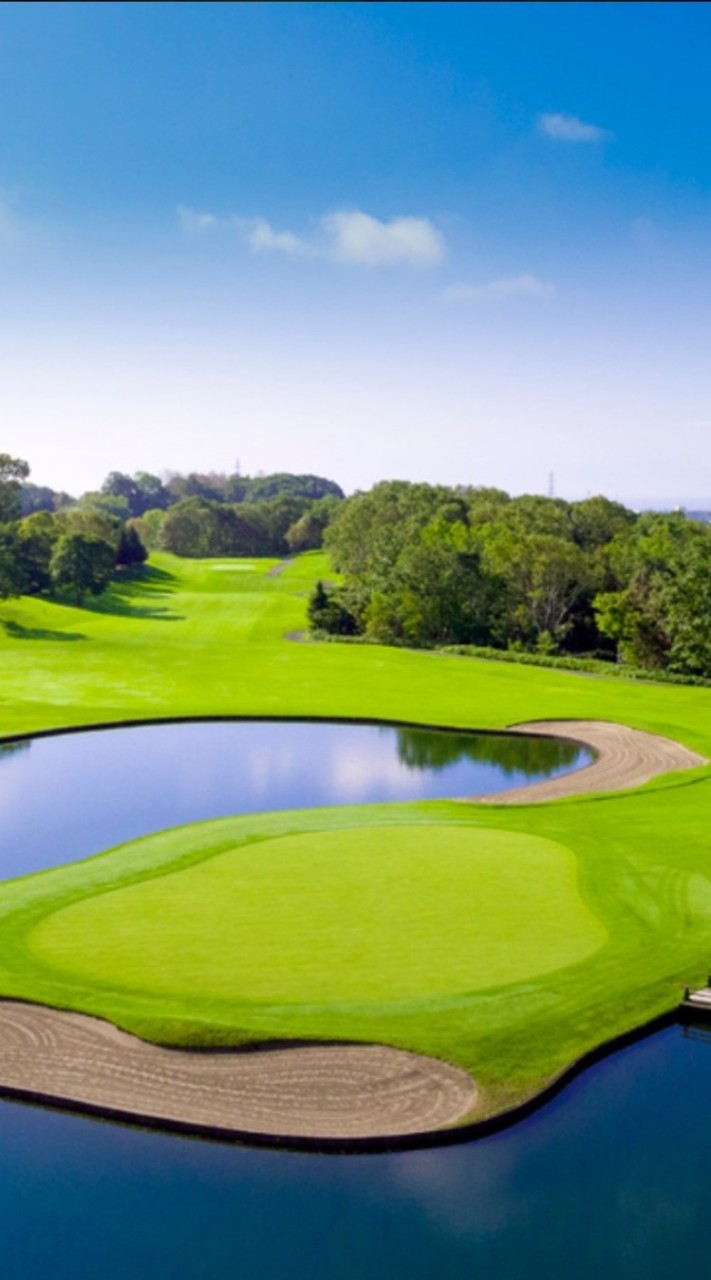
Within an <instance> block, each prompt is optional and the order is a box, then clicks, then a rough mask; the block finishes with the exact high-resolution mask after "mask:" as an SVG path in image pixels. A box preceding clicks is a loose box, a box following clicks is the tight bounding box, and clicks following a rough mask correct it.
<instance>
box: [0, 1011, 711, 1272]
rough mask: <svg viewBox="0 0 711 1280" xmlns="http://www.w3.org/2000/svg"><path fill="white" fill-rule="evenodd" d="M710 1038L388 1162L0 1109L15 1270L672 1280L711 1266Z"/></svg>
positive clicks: (675, 1031) (8, 1260) (642, 1052)
mask: <svg viewBox="0 0 711 1280" xmlns="http://www.w3.org/2000/svg"><path fill="white" fill-rule="evenodd" d="M710 1079H711V1043H709V1042H708V1041H704V1040H694V1039H690V1038H686V1037H685V1035H684V1033H683V1032H682V1030H681V1029H680V1028H678V1027H674V1028H672V1029H670V1030H668V1031H663V1032H660V1033H659V1034H657V1035H655V1036H653V1037H651V1038H649V1039H647V1040H645V1041H643V1042H641V1043H639V1044H637V1045H634V1046H633V1047H631V1048H629V1049H626V1050H624V1051H623V1052H621V1053H618V1054H616V1055H614V1056H613V1057H611V1058H608V1059H607V1060H605V1061H604V1062H602V1063H600V1064H599V1065H598V1066H596V1067H595V1068H594V1069H593V1070H591V1071H588V1072H586V1073H585V1074H584V1075H583V1076H581V1077H579V1078H578V1080H577V1081H575V1082H574V1083H573V1084H572V1085H571V1086H569V1087H568V1088H567V1089H566V1090H565V1091H564V1093H563V1094H561V1095H560V1096H559V1097H558V1098H557V1099H556V1100H555V1101H553V1102H552V1103H549V1104H548V1105H547V1106H546V1107H544V1108H543V1109H542V1110H541V1111H539V1112H537V1113H536V1114H535V1115H534V1116H532V1117H531V1118H530V1119H528V1120H526V1121H523V1122H522V1123H520V1124H519V1125H517V1126H516V1127H515V1128H513V1129H510V1130H508V1131H506V1132H504V1133H500V1134H498V1135H496V1136H493V1137H490V1138H485V1139H481V1140H479V1141H477V1142H470V1143H466V1144H463V1145H461V1146H456V1147H442V1148H438V1149H434V1150H427V1151H414V1152H406V1153H400V1154H392V1155H368V1156H315V1155H304V1154H293V1153H289V1152H270V1151H264V1150H257V1149H255V1150H249V1149H245V1148H240V1147H230V1146H221V1145H217V1144H211V1143H206V1142H201V1141H195V1140H188V1139H181V1138H175V1137H170V1136H168V1135H162V1134H154V1133H148V1132H141V1131H139V1130H131V1129H128V1128H122V1127H121V1126H119V1125H110V1124H103V1123H99V1122H96V1121H90V1120H86V1119H82V1118H79V1117H73V1116H69V1115H62V1114H60V1113H53V1112H50V1111H43V1110H41V1109H39V1108H34V1107H24V1106H20V1105H17V1104H10V1103H0V1220H1V1221H2V1223H3V1267H4V1274H5V1275H7V1276H8V1277H12V1278H13V1280H15V1277H22V1280H40V1278H41V1280H46V1277H47V1276H50V1275H51V1276H52V1280H75V1277H76V1276H77V1275H78V1274H84V1275H101V1276H102V1277H103V1278H104V1280H129V1277H131V1280H133V1277H136V1276H150V1277H151V1280H224V1277H226V1276H242V1275H254V1276H259V1277H260V1280H335V1278H336V1277H337V1278H338V1280H390V1277H393V1278H397V1280H399V1278H400V1277H403V1280H404V1278H405V1277H407V1280H432V1277H434V1276H436V1277H438V1280H473V1278H474V1277H476V1278H477V1280H559V1277H560V1278H562V1277H565V1276H568V1275H569V1274H571V1273H572V1272H574V1274H575V1276H576V1280H599V1277H600V1276H601V1275H604V1276H605V1277H606V1280H669V1278H670V1277H672V1276H675V1275H677V1274H678V1272H679V1268H680V1265H683V1267H684V1268H685V1269H687V1270H689V1272H690V1273H691V1274H694V1275H698V1276H703V1275H706V1274H707V1271H708V1195H707V1188H708V1174H709V1163H710V1160H711V1157H710V1156H709V1151H711V1110H710V1109H709V1106H708V1093H709V1081H710Z"/></svg>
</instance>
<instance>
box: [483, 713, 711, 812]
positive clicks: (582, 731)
mask: <svg viewBox="0 0 711 1280" xmlns="http://www.w3.org/2000/svg"><path fill="white" fill-rule="evenodd" d="M511 730H512V732H514V733H542V734H546V735H547V736H549V737H554V738H568V739H573V740H574V741H575V742H580V743H582V744H583V745H584V746H586V747H592V748H593V750H594V751H595V752H596V753H597V759H596V760H594V761H593V762H592V764H589V765H585V766H584V767H583V768H582V769H577V770H575V772H573V773H568V774H565V776H564V777H562V778H552V779H550V780H549V781H545V782H534V783H532V784H531V785H530V786H528V787H514V788H512V789H511V790H510V791H499V792H496V793H494V794H492V795H488V796H477V797H472V799H473V800H477V801H481V802H482V803H483V804H531V803H540V802H542V801H544V800H557V799H558V798H559V797H560V796H582V795H586V794H587V793H588V792H591V791H622V790H626V789H627V788H629V787H639V786H641V785H642V783H643V782H649V780H650V778H657V777H659V776H660V774H663V773H671V772H673V771H674V770H677V769H696V768H698V767H699V765H703V764H708V760H706V759H704V757H703V756H699V755H697V754H696V752H695V751H690V750H689V749H688V747H683V746H682V745H681V743H680V742H674V741H673V739H672V738H662V737H660V736H659V735H658V734H656V733H645V732H643V731H642V730H641V729H628V728H627V726H626V725H624V724H611V723H609V722H607V721H604V720H532V721H530V722H528V723H526V724H516V725H511Z"/></svg>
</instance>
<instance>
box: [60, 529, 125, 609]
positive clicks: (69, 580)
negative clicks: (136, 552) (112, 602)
mask: <svg viewBox="0 0 711 1280" xmlns="http://www.w3.org/2000/svg"><path fill="white" fill-rule="evenodd" d="M115 558H116V551H115V548H114V547H113V545H112V544H111V543H110V542H107V541H106V540H105V539H104V538H97V537H96V536H95V535H94V534H91V533H67V534H63V535H62V537H61V538H60V539H59V541H58V542H57V544H56V546H55V548H54V551H53V552H52V559H51V561H50V571H51V574H52V581H53V582H54V583H55V584H56V586H58V587H66V588H68V589H69V590H70V591H71V592H72V593H73V594H74V597H75V599H76V601H77V604H79V605H82V604H83V603H84V599H85V597H86V595H87V593H89V594H91V595H96V596H98V595H101V592H102V591H105V590H106V587H107V586H108V584H109V582H110V580H111V575H112V573H113V570H114V564H115Z"/></svg>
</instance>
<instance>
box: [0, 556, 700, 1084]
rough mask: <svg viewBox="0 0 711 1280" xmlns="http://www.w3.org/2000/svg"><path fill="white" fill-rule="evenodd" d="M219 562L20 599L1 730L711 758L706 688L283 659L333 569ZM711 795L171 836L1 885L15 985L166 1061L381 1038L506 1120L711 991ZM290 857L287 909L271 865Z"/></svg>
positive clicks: (209, 828) (427, 661)
mask: <svg viewBox="0 0 711 1280" xmlns="http://www.w3.org/2000/svg"><path fill="white" fill-rule="evenodd" d="M226 563H227V562H224V561H219V562H213V563H210V562H186V561H178V560H175V559H172V558H170V557H165V556H164V557H159V558H157V559H156V563H155V564H154V565H153V564H151V566H150V567H149V569H148V571H147V572H146V573H144V574H143V575H139V576H137V577H136V578H135V579H133V580H131V579H128V580H126V581H125V582H124V583H122V584H121V585H120V586H119V587H117V588H116V589H114V591H113V592H112V593H111V595H110V596H109V597H107V598H102V599H101V600H99V601H98V602H97V603H96V605H95V606H93V607H92V608H91V609H86V610H76V609H72V608H67V607H64V606H58V605H53V604H51V603H47V602H37V601H30V600H22V601H12V602H6V603H5V604H4V605H3V606H2V614H3V616H4V618H5V620H6V623H7V627H6V634H5V635H4V636H1V635H0V657H1V662H0V729H1V730H2V732H4V733H5V734H11V733H18V732H22V731H29V730H31V729H42V728H50V727H53V726H62V725H69V724H88V723H99V722H102V721H118V720H126V719H141V718H149V717H161V716H165V717H168V716H185V715H201V714H203V715H210V714H213V715H214V714H222V715H227V714H252V715H259V714H267V715H284V714H287V715H312V716H334V717H339V716H340V717H347V716H354V717H370V718H374V719H383V720H387V719H396V720H408V721H413V722H417V721H420V722H422V723H430V724H444V725H447V724H448V725H457V726H464V727H503V726H505V725H506V724H509V723H512V722H513V723H515V722H519V721H522V720H528V719H546V718H554V719H557V718H566V717H570V718H597V719H607V720H617V721H622V722H623V723H627V724H630V725H633V726H636V727H639V728H644V729H649V730H651V731H653V732H654V731H656V732H660V733H664V734H667V735H669V736H670V737H672V738H676V739H678V740H679V741H682V742H684V743H686V744H687V745H689V746H690V747H693V748H696V749H697V750H699V751H700V752H702V753H703V754H705V755H707V756H711V691H709V690H705V689H685V688H676V687H669V686H655V685H653V684H632V683H630V684H628V683H626V682H624V681H619V680H614V681H605V680H604V679H598V678H594V677H588V676H579V675H575V674H569V673H564V672H557V671H547V670H545V669H539V668H528V667H515V666H510V665H505V664H501V665H499V664H497V663H492V662H481V663H480V662H476V661H473V660H471V659H466V658H456V657H446V658H444V657H441V656H438V655H436V654H429V653H411V652H406V651H402V650H386V649H382V648H376V647H370V646H359V645H336V644H332V645H315V644H310V643H295V642H293V641H292V640H285V639H284V634H285V633H287V632H288V633H293V632H298V631H300V630H302V629H303V628H304V626H305V622H304V615H305V604H306V596H307V594H308V591H309V588H310V585H311V583H312V582H313V580H314V579H315V577H316V576H324V577H330V576H332V574H331V573H330V571H329V569H328V567H327V565H325V563H324V561H323V559H322V558H321V557H319V556H316V555H311V556H305V557H302V558H300V559H299V560H297V561H295V562H293V563H290V564H289V565H288V566H287V567H286V569H285V570H284V572H282V573H280V574H276V575H275V574H270V572H269V571H270V570H271V568H272V565H271V564H269V563H265V562H242V563H240V565H239V566H237V565H235V566H234V567H232V566H230V567H228V568H225V567H223V566H224V565H225V564H226ZM710 800H711V770H709V769H708V768H706V769H702V770H696V771H694V772H692V773H690V774H686V775H678V776H671V777H669V778H666V779H662V780H659V781H658V782H656V783H653V784H650V785H648V786H647V787H645V788H642V789H640V790H638V791H637V792H631V793H628V794H625V795H617V796H606V797H588V798H585V799H582V798H581V799H578V800H567V801H560V802H558V803H556V804H553V805H538V806H530V807H523V808H513V807H510V808H506V807H503V806H501V807H487V808H486V809H483V808H482V809H479V808H476V807H467V806H461V805H456V804H451V803H447V802H429V803H420V804H414V805H388V806H383V805H373V806H363V807H361V808H350V809H345V808H344V809H326V810H320V811H303V812H299V813H292V814H272V815H263V816H257V817H245V818H238V819H229V820H220V821H219V822H214V823H209V824H204V825H201V826H200V827H199V828H183V829H181V830H179V831H177V832H169V833H162V834H160V835H158V836H154V837H151V838H150V839H146V840H143V841H139V842H137V843H134V844H133V845H131V846H128V847H127V848H126V849H123V850H117V851H114V852H111V853H109V854H107V855H104V856H102V857H99V858H95V859H91V860H89V861H87V862H85V863H81V864H77V865H76V866H73V867H68V868H62V869H59V870H56V871H52V872H47V873H43V874H41V875H37V876H32V877H26V878H25V879H23V880H19V881H16V882H14V883H12V884H8V885H6V886H5V888H4V890H3V895H2V898H1V899H0V936H1V937H2V947H1V948H0V992H1V993H4V994H8V995H17V996H23V997H27V998H32V999H38V1000H43V1001H46V1002H48V1003H55V1004H58V1005H64V1006H70V1007H75V1008H80V1009H84V1010H87V1011H89V1012H96V1013H103V1014H105V1015H106V1016H109V1017H112V1018H113V1019H114V1020H115V1021H116V1022H118V1023H120V1024H121V1025H123V1026H126V1027H128V1028H131V1029H133V1030H135V1031H137V1032H138V1033H140V1034H144V1035H146V1036H150V1037H153V1038H155V1039H157V1040H163V1041H175V1042H181V1043H198V1044H199V1043H203V1044H204V1043H234V1042H238V1041H241V1040H248V1039H254V1038H260V1037H261V1038H264V1037H274V1036H282V1035H288V1036H297V1037H298V1036H318V1037H345V1038H354V1039H365V1040H368V1039H373V1040H380V1041H385V1042H388V1043H393V1044H397V1045H402V1046H405V1047H411V1048H415V1049H419V1050H422V1051H424V1052H430V1053H435V1054H439V1055H440V1056H442V1057H445V1058H449V1059H451V1060H453V1061H457V1062H460V1063H462V1064H463V1065H465V1066H467V1067H468V1068H469V1069H470V1070H472V1072H473V1073H474V1074H475V1075H476V1076H477V1078H478V1079H479V1080H480V1081H482V1082H483V1083H484V1084H485V1086H486V1087H487V1089H488V1090H489V1095H490V1099H491V1105H492V1106H493V1107H495V1106H500V1105H504V1104H505V1103H506V1102H507V1101H509V1100H512V1099H515V1098H520V1097H521V1096H524V1095H525V1094H527V1093H528V1092H530V1091H531V1090H533V1089H535V1088H536V1087H538V1086H539V1085H540V1084H541V1083H542V1082H543V1081H544V1080H546V1079H548V1078H550V1076H551V1075H552V1074H554V1073H555V1072H556V1071H557V1070H559V1069H560V1068H561V1067H562V1066H564V1065H565V1064H566V1063H567V1062H569V1061H570V1060H571V1059H572V1058H574V1057H576V1056H577V1055H579V1054H580V1053H581V1052H583V1051H584V1050H586V1049H588V1048H590V1047H592V1046H593V1045H595V1044H597V1043H599V1042H600V1041H601V1040H603V1039H605V1038H608V1037H610V1036H612V1035H614V1034H617V1033H619V1032H621V1031H624V1030H626V1029H629V1028H631V1027H634V1026H636V1025H639V1024H640V1023H642V1022H644V1021H645V1020H647V1019H648V1018H650V1017H651V1016H653V1015H654V1014H656V1013H659V1012H661V1011H662V1010H664V1009H669V1008H673V1007H674V1005H675V1004H676V1003H677V1002H678V999H679V996H680V993H681V989H682V987H683V985H684V984H685V983H686V982H690V983H693V982H696V981H699V982H700V981H702V980H703V979H704V978H705V975H706V973H707V971H708V969H709V963H710V962H711V840H710V838H709V834H708V833H709V830H710V829H711V823H710V822H709V818H710V817H711V805H710V803H709V802H710ZM127 803H130V795H128V796H127ZM384 829H387V831H386V836H387V838H384V836H383V832H384ZM530 837H535V839H534V840H533V841H532V842H531V841H530ZM510 840H514V842H515V843H514V845H513V846H508V845H505V844H503V843H502V841H503V842H505V841H510ZM338 849H340V850H341V851H342V856H341V857H340V859H339V861H338V862H337V863H336V861H335V857H336V851H337V850H338ZM504 849H506V858H505V859H502V858H501V857H500V854H501V851H502V850H504ZM383 850H384V851H385V854H384V855H383V854H382V851H383ZM438 850H440V851H442V856H441V860H440V861H439V863H438V862H437V851H438ZM561 850H562V852H561ZM566 851H568V852H566ZM285 852H286V853H287V854H289V858H288V862H289V868H288V870H285V871H284V875H285V877H286V879H285V880H282V884H285V885H286V893H285V895H284V896H283V898H281V899H279V901H278V902H275V900H274V899H273V896H272V895H271V889H270V886H273V883H274V876H269V875H268V874H267V871H268V867H267V864H268V863H270V864H271V865H273V866H276V865H277V864H279V865H280V867H281V865H282V861H283V855H284V853H285ZM433 857H434V861H433ZM497 859H498V862H499V865H500V866H501V867H502V869H505V874H506V876H507V877H508V876H510V875H511V874H513V871H514V869H515V870H516V872H517V874H516V883H517V885H518V886H519V890H518V893H519V896H518V899H517V897H516V893H515V892H513V890H512V889H511V887H510V886H511V880H509V881H508V885H509V891H508V892H506V891H503V892H502V891H501V887H500V886H499V885H498V884H497V880H496V877H494V876H493V875H492V863H494V862H496V860H497ZM368 868H369V874H368V873H367V871H368ZM531 872H534V874H531ZM280 875H281V871H280ZM420 875H421V876H422V880H421V881H420V882H419V883H418V881H417V879H416V878H415V877H416V876H420ZM304 877H306V878H307V879H308V880H309V882H310V883H309V884H308V895H307V896H308V904H307V903H306V901H305V897H304V895H305V894H306V892H307V891H306V889H305V888H304ZM317 883H318V885H320V886H321V889H322V893H321V894H320V895H319V896H317V897H316V898H314V897H313V895H312V890H313V889H314V887H315V885H316V884H317ZM238 888H239V889H240V894H239V901H238ZM242 890H245V896H244V897H243V898H242V896H241V894H242ZM379 890H380V892H379ZM97 894H98V895H100V896H97ZM265 902H267V906H266V907H265V906H264V903H265ZM307 905H308V909H309V910H310V912H311V914H310V915H309V916H308V918H307V915H306V912H307ZM356 905H357V908H358V909H357V910H356V909H355V907H356ZM229 906H234V914H231V912H230V910H229V909H228V908H229ZM183 908H185V910H183ZM319 908H321V910H320V911H319ZM366 915H367V917H368V920H367V923H368V927H369V928H370V930H371V931H370V933H368V930H367V929H366V935H367V936H366V943H367V945H366V944H365V943H364V941H363V938H364V935H363V933H362V929H363V927H364V926H363V921H364V919H365V916H366ZM551 920H552V922H553V923H552V924H551ZM336 921H337V922H338V927H336ZM396 921H397V923H396ZM235 922H236V923H235ZM390 922H392V925H391V924H390ZM237 926H238V927H237ZM508 930H510V931H511V932H510V933H507V931H508ZM173 939H175V942H176V945H175V946H173V945H172V940H173ZM507 940H508V945H503V946H502V945H501V943H502V941H503V942H504V943H506V941H507ZM576 948H579V949H576ZM275 955H276V956H278V957H279V966H275V965H273V964H272V962H271V957H272V956H275ZM384 957H385V959H386V963H385V964H383V958H384ZM260 984H261V985H260ZM482 984H484V985H482Z"/></svg>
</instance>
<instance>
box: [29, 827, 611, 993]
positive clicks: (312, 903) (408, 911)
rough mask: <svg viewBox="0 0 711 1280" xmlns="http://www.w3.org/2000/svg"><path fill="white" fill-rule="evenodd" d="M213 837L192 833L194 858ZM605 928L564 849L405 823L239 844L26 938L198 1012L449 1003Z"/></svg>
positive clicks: (552, 961)
mask: <svg viewBox="0 0 711 1280" xmlns="http://www.w3.org/2000/svg"><path fill="white" fill-rule="evenodd" d="M184 838H185V836H184V833H181V835H180V837H179V840H180V843H181V844H182V842H183V840H184ZM211 839H213V837H212V835H211V830H210V824H207V825H206V826H204V827H202V829H201V827H197V828H194V829H193V832H192V835H191V843H192V847H193V849H194V850H195V853H196V856H197V855H198V854H199V851H200V850H201V848H202V847H204V846H205V845H207V848H208V849H209V847H210V841H211ZM444 938H446V939H447V945H446V946H442V940H443V939H444ZM604 938H605V931H604V929H603V928H602V926H601V925H600V923H599V922H598V921H597V920H596V918H595V917H594V916H593V915H592V913H591V912H590V911H589V909H588V908H587V907H586V906H585V903H584V902H583V900H582V898H581V897H580V894H579V893H578V887H577V866H576V861H575V858H574V856H573V855H572V854H571V853H570V852H569V851H568V850H567V849H565V848H563V847H562V846H561V845H559V844H555V843H554V842H553V841H551V840H545V839H542V838H541V837H540V836H528V835H521V834H519V833H514V832H508V831H496V830H494V831H492V830H488V829H486V828H484V829H481V828H479V829H472V828H471V827H470V826H469V827H468V826H455V825H437V826H433V827H428V828H423V827H421V826H413V825H410V824H403V825H402V826H398V827H369V828H367V829H366V830H363V829H362V828H357V827H356V828H350V829H348V828H345V829H342V830H339V831H338V832H337V834H335V835H334V833H332V832H326V833H324V832H313V831H311V832H306V833H301V834H299V835H289V836H281V837H278V838H276V839H271V840H266V841H262V842H260V844H259V845H258V846H257V847H254V846H253V845H250V844H247V845H245V844H242V845H237V846H236V847H235V848H233V849H230V850H229V851H228V852H226V853H222V854H219V855H218V856H217V857H209V856H208V858H207V859H201V860H200V861H199V862H198V863H197V865H193V866H191V867H189V868H186V869H183V870H178V871H176V872H174V873H173V874H172V875H171V874H166V875H164V876H161V877H159V878H155V877H153V878H151V879H148V880H142V881H140V882H139V883H138V884H133V885H129V886H128V887H126V888H118V889H115V890H113V891H110V892H105V891H104V892H103V893H101V894H99V895H97V896H91V897H88V898H84V899H82V900H81V901H79V902H77V903H75V904H73V905H72V906H69V907H64V908H63V909H61V910H59V911H58V912H54V913H53V914H52V915H50V916H48V917H46V918H45V919H44V920H43V921H42V922H41V923H40V924H39V925H38V926H37V927H36V928H35V929H34V930H33V931H32V933H31V934H30V936H29V939H28V944H29V947H30V949H31V951H32V952H33V954H34V955H35V957H36V958H37V959H39V960H41V961H42V962H43V963H45V964H47V965H49V966H51V967H52V968H57V969H62V970H63V971H64V972H66V973H70V974H72V975H73V976H78V977H81V978H83V979H86V980H88V981H89V982H91V983H95V982H96V983H107V982H109V983H110V982H113V983H115V982H116V979H117V975H120V980H121V984H122V986H123V987H125V988H126V989H127V990H134V991H136V990H137V991H145V990H146V989H147V990H150V991H152V992H156V993H161V994H165V995H167V996H171V997H173V996H176V997H180V998H182V997H185V998H186V999H187V1000H193V1001H194V1002H195V1003H196V1005H197V1006H198V1007H199V1005H200V1004H201V1003H202V1002H203V1001H205V1000H212V999H218V1000H224V1001H230V1002H233V1003H235V1004H244V1003H245V1002H255V1001H259V1002H264V1003H269V1004H287V1003H288V1004H293V1003H299V1004H302V1005H316V1004H319V1005H327V1004H340V1005H345V1004H358V1005H360V1004H370V1003H373V1002H376V1003H384V1002H388V1001H399V1000H413V999H421V998H424V999H427V1000H432V999H438V998H439V997H440V996H444V995H456V994H462V993H465V992H471V991H476V990H481V989H483V988H486V987H491V986H497V985H499V984H502V983H509V982H515V981H521V980H523V979H526V978H534V977H539V976H541V975H542V974H544V973H549V972H551V971H552V970H554V969H561V968H564V967H565V966H567V965H570V964H574V963H576V962H577V961H580V960H582V959H585V957H586V956H587V955H588V954H589V953H590V952H592V951H594V950H595V949H596V948H597V947H598V946H600V945H601V943H602V942H603V941H604Z"/></svg>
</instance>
